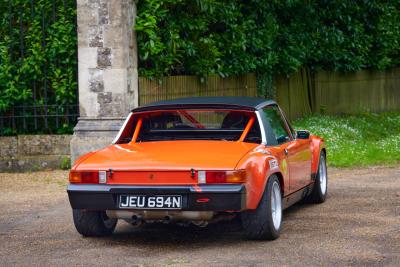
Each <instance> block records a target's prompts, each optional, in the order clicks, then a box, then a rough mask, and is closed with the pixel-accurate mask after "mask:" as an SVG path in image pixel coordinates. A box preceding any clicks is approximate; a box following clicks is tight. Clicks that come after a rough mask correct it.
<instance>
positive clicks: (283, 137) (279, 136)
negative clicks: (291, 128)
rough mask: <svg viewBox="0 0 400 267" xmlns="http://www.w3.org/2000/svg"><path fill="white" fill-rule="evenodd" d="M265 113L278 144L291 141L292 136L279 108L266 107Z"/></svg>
mask: <svg viewBox="0 0 400 267" xmlns="http://www.w3.org/2000/svg"><path fill="white" fill-rule="evenodd" d="M263 111H264V113H265V116H266V117H267V120H268V122H269V124H270V126H271V128H272V132H273V135H274V136H275V138H276V141H277V142H278V144H283V143H286V142H288V141H290V135H289V133H288V131H287V129H286V124H285V122H284V120H283V119H282V116H281V112H280V111H279V109H278V107H276V106H268V107H265V108H264V109H263Z"/></svg>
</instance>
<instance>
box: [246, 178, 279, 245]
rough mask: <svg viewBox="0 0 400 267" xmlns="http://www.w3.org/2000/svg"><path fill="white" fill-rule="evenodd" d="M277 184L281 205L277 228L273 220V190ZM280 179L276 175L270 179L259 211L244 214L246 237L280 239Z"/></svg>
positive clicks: (258, 208) (259, 205)
mask: <svg viewBox="0 0 400 267" xmlns="http://www.w3.org/2000/svg"><path fill="white" fill-rule="evenodd" d="M275 183H277V185H278V186H279V197H280V199H281V203H280V212H281V216H280V223H279V227H275V226H274V223H273V219H272V213H273V212H272V197H273V196H272V188H273V186H274V184H275ZM280 190H281V187H280V184H279V179H278V177H277V176H276V175H272V176H271V177H269V179H268V182H267V186H266V188H265V190H264V194H263V196H262V198H261V200H260V203H259V204H258V207H257V209H255V210H249V211H245V212H243V213H242V216H241V217H242V225H243V231H244V235H245V237H246V238H247V239H252V240H275V239H277V238H278V237H279V235H280V232H281V228H282V196H281V191H280Z"/></svg>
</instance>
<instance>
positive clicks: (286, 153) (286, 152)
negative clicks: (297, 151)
mask: <svg viewBox="0 0 400 267" xmlns="http://www.w3.org/2000/svg"><path fill="white" fill-rule="evenodd" d="M283 152H285V155H286V156H287V155H288V154H289V150H288V149H287V148H285V149H284V150H283Z"/></svg>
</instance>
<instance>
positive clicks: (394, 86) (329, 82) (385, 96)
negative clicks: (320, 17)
mask: <svg viewBox="0 0 400 267" xmlns="http://www.w3.org/2000/svg"><path fill="white" fill-rule="evenodd" d="M274 87H275V91H276V98H277V101H278V103H279V104H280V106H281V107H282V108H283V110H284V111H285V112H286V114H287V115H288V117H289V118H291V119H295V118H299V117H303V116H307V115H310V114H312V113H326V114H344V113H346V114H352V113H360V112H365V111H371V112H382V111H394V110H400V68H397V69H392V70H387V71H360V72H355V73H348V74H340V73H336V72H325V71H321V72H317V73H314V74H313V73H311V72H310V71H309V70H307V69H302V70H300V71H299V72H297V73H294V74H292V75H290V76H289V77H286V76H279V77H277V78H276V79H275V81H274ZM256 95H257V89H256V77H255V75H253V74H248V75H243V76H239V77H231V78H226V79H223V78H219V77H217V76H213V77H210V78H208V79H207V81H206V82H204V83H201V82H200V80H199V79H198V78H197V77H194V76H172V77H166V78H163V79H162V80H161V82H156V81H150V80H148V79H146V78H139V101H140V104H141V105H143V104H147V103H149V102H153V101H158V100H163V99H173V98H178V97H188V96H256Z"/></svg>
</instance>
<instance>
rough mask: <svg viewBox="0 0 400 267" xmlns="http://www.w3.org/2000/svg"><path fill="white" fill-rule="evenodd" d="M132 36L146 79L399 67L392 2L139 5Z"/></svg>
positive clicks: (398, 7)
mask: <svg viewBox="0 0 400 267" xmlns="http://www.w3.org/2000/svg"><path fill="white" fill-rule="evenodd" d="M136 31H137V36H138V46H139V67H140V68H139V72H140V75H142V76H146V77H149V78H158V77H161V76H164V75H185V74H195V75H198V76H200V77H202V76H206V75H209V74H218V75H220V76H222V77H225V76H230V75H237V74H243V73H248V72H256V73H257V74H259V76H260V75H261V76H263V79H262V80H263V81H262V82H261V83H260V84H262V86H264V87H265V86H266V85H268V84H269V83H270V82H268V81H270V80H271V77H273V76H274V75H276V74H290V73H293V72H295V71H297V70H299V68H301V67H303V66H307V67H309V68H311V69H327V70H335V71H355V70H360V69H363V68H373V69H386V68H390V67H394V66H398V65H399V64H400V45H399V42H400V4H399V2H398V1H378V0H372V1H371V0H362V1H342V0H337V1H328V0H323V1H300V0H290V1H278V0H275V1H258V0H246V1H244V0H224V1H218V0H196V1H193V0H192V1H183V0H140V1H138V18H137V21H136Z"/></svg>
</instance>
